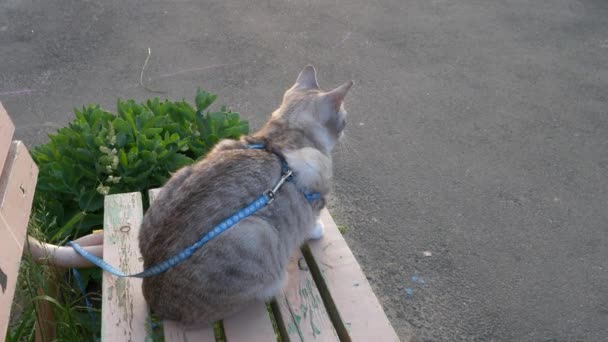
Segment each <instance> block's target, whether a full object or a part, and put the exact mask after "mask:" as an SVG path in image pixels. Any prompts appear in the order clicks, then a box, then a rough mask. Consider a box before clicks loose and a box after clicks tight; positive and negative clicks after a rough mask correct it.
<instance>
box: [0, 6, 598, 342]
mask: <svg viewBox="0 0 608 342" xmlns="http://www.w3.org/2000/svg"><path fill="white" fill-rule="evenodd" d="M148 47H150V48H151V51H152V54H151V58H150V62H149V67H148V68H147V70H146V74H145V76H144V80H145V81H146V82H147V83H148V84H149V87H150V88H154V89H157V90H165V91H167V92H168V93H167V94H166V96H169V97H171V98H182V97H185V98H192V96H193V93H194V90H195V89H196V87H197V86H201V87H203V88H205V89H209V90H212V91H214V92H217V93H218V94H219V95H220V98H219V102H221V103H226V104H230V105H231V106H232V107H233V108H234V109H236V110H238V111H240V112H242V114H243V115H244V116H245V117H247V118H249V119H250V120H251V122H252V124H253V126H254V127H259V126H260V125H261V123H262V122H263V121H264V119H265V117H266V115H267V114H268V113H269V112H270V111H271V110H272V109H273V108H274V107H275V106H276V105H277V103H278V101H279V100H280V98H281V93H282V91H283V90H284V89H285V88H286V87H287V86H289V85H290V82H292V80H293V78H294V76H295V74H296V73H297V71H298V70H299V69H300V68H301V67H302V66H303V65H305V64H306V63H313V64H315V65H316V66H317V68H318V70H319V74H320V82H321V85H322V86H325V87H330V86H333V85H337V84H339V83H340V82H342V81H345V80H347V79H351V78H352V79H354V80H356V81H357V85H356V87H355V88H354V89H353V91H352V94H351V96H350V98H349V103H348V108H349V110H350V113H351V114H350V121H349V126H348V127H349V128H348V133H347V140H346V142H345V144H343V145H342V146H341V148H340V149H338V151H337V152H336V172H335V173H336V186H335V190H336V191H335V196H334V200H333V205H332V206H333V209H332V211H333V213H334V215H335V217H336V220H337V221H338V222H339V223H341V224H344V225H346V226H348V227H349V228H350V229H349V231H348V233H347V234H346V236H347V239H348V241H349V243H350V245H351V246H352V248H353V250H354V251H355V254H356V255H357V257H358V259H359V260H360V262H361V263H362V265H363V267H364V269H365V271H366V272H367V274H369V276H370V279H371V282H372V284H373V286H374V288H375V290H376V291H377V293H378V295H379V297H380V299H381V300H382V302H383V303H384V305H385V307H386V309H387V313H388V315H389V317H390V319H391V321H392V322H393V324H394V325H395V327H396V329H397V330H398V332H399V334H400V336H401V337H403V338H404V339H405V338H406V337H408V336H410V334H411V335H412V336H413V337H414V340H415V341H606V340H608V209H607V207H608V177H607V174H608V2H606V1H605V0H578V1H577V0H574V1H573V0H555V1H532V0H528V1H525V0H510V1H496V0H494V1H488V0H461V1H447V0H407V1H398V0H380V1H364V0H333V1H320V0H311V1H304V0H285V1H277V0H275V1H270V0H266V1H265V0H251V1H219V0H214V1H163V0H156V1H143V0H136V1H128V2H125V1H74V0H57V1H52V2H45V1H25V0H5V1H2V2H0V61H1V63H0V100H1V101H2V102H3V103H4V104H5V106H6V107H7V108H8V110H9V112H10V113H11V115H12V116H13V118H14V120H15V122H16V124H17V135H18V136H19V137H21V138H23V139H24V140H25V141H26V142H27V143H29V144H30V145H32V144H36V143H40V142H43V141H45V139H46V138H45V134H46V133H47V132H51V131H53V130H55V129H56V128H57V127H59V126H62V125H64V124H65V123H67V122H68V121H69V120H70V118H71V117H72V114H71V108H72V107H74V106H79V105H81V104H84V103H89V102H98V103H101V104H103V105H104V106H106V107H108V108H113V107H114V104H115V99H116V98H117V97H122V98H131V97H133V98H137V99H144V98H146V97H149V96H152V95H153V94H151V93H149V92H147V91H146V90H144V89H142V88H141V87H138V85H137V84H138V82H139V74H140V70H141V67H142V64H143V62H144V59H145V57H146V53H147V49H148ZM163 96H165V95H163ZM429 254H430V256H429ZM413 276H417V277H418V278H414V279H418V280H417V281H414V280H412V277H413ZM420 279H422V280H420ZM422 281H424V282H425V284H422V283H421V282H422ZM406 289H408V290H407V291H408V292H410V293H411V295H408V293H407V292H406Z"/></svg>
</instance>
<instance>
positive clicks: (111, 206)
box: [101, 193, 148, 341]
mask: <svg viewBox="0 0 608 342" xmlns="http://www.w3.org/2000/svg"><path fill="white" fill-rule="evenodd" d="M104 205H105V208H104V246H103V255H104V260H105V261H106V262H108V263H109V264H110V265H118V268H119V269H120V270H121V271H123V272H125V273H137V272H140V271H142V269H143V264H142V262H141V254H140V253H139V243H138V234H139V226H140V225H141V220H142V217H143V210H142V203H141V194H140V193H127V194H118V195H109V196H106V197H105V203H104ZM125 227H128V229H126V228H125ZM102 298H103V302H102V332H101V337H102V340H105V341H144V340H146V339H147V330H146V321H147V319H148V307H147V305H146V302H145V300H144V297H143V294H142V291H141V279H137V278H118V277H115V276H114V275H111V274H109V273H107V272H104V273H103V290H102Z"/></svg>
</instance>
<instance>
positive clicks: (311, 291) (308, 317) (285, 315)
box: [276, 250, 339, 341]
mask: <svg viewBox="0 0 608 342" xmlns="http://www.w3.org/2000/svg"><path fill="white" fill-rule="evenodd" d="M287 272H288V282H287V287H286V288H285V289H284V290H283V294H282V295H280V296H278V297H277V298H276V303H277V307H278V312H279V314H280V321H281V322H282V323H283V325H284V326H286V329H285V330H284V332H283V333H284V334H285V333H286V334H287V335H288V338H289V340H290V341H339V339H338V335H337V333H336V330H335V328H334V326H333V324H332V322H331V319H330V318H329V315H328V314H327V310H325V306H324V304H323V299H322V298H321V295H320V293H319V290H318V289H317V287H316V285H315V283H314V280H313V278H312V275H311V274H310V271H309V267H308V265H307V264H306V260H305V259H304V257H303V255H302V253H301V252H300V250H297V251H296V252H295V253H294V254H293V255H292V257H291V260H290V262H289V266H288V268H287Z"/></svg>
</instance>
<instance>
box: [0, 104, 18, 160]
mask: <svg viewBox="0 0 608 342" xmlns="http://www.w3.org/2000/svg"><path fill="white" fill-rule="evenodd" d="M14 132H15V125H13V122H12V121H11V118H10V117H9V116H8V114H7V113H6V110H5V109H4V107H3V106H2V102H0V172H1V171H2V168H3V167H4V161H5V160H6V156H7V155H8V150H9V149H10V147H11V139H12V138H13V133H14Z"/></svg>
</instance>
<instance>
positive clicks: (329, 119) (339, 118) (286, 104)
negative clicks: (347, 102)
mask: <svg viewBox="0 0 608 342" xmlns="http://www.w3.org/2000/svg"><path fill="white" fill-rule="evenodd" d="M352 85H353V82H352V81H348V82H346V83H344V84H342V85H341V86H339V87H337V88H335V89H333V90H331V91H327V92H326V91H323V90H321V88H320V87H319V84H318V82H317V74H316V71H315V68H314V67H313V66H312V65H309V66H307V67H305V68H304V69H303V70H302V71H301V72H300V74H299V75H298V78H297V79H296V82H295V83H294V85H293V86H292V87H291V88H289V89H288V90H287V91H286V92H285V95H284V96H283V102H282V103H281V106H280V107H279V108H278V109H277V110H276V111H275V112H274V113H273V114H272V116H273V118H274V119H279V118H280V119H282V120H283V121H284V122H285V123H286V124H287V125H288V126H289V127H290V128H295V129H300V130H302V131H304V132H306V133H307V135H309V136H311V138H313V139H315V140H316V142H317V143H319V144H320V145H321V146H323V148H324V149H325V152H330V151H331V150H332V149H333V147H334V146H335V145H336V143H337V142H338V140H339V139H340V137H341V136H342V134H343V133H344V128H345V126H346V114H347V113H346V110H345V109H344V98H345V97H346V93H348V90H349V89H350V87H352Z"/></svg>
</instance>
